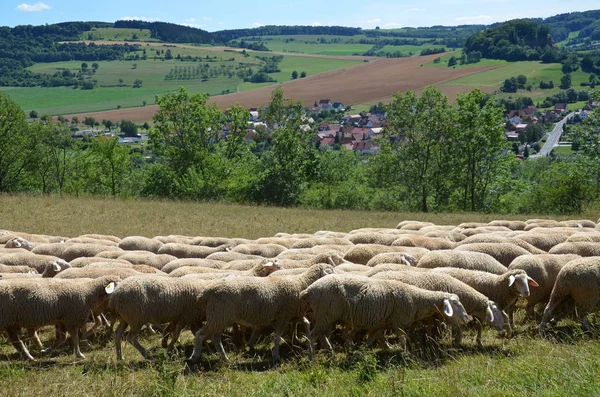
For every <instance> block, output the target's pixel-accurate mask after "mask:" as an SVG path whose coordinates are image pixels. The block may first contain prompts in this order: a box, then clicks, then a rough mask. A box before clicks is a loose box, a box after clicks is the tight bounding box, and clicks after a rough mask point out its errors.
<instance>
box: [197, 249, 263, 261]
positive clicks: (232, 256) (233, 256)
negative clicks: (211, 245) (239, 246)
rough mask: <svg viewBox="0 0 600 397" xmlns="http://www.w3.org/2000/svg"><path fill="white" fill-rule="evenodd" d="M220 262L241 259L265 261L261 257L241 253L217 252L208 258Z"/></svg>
mask: <svg viewBox="0 0 600 397" xmlns="http://www.w3.org/2000/svg"><path fill="white" fill-rule="evenodd" d="M206 259H212V260H216V261H220V262H231V261H235V260H240V259H263V258H262V257H261V256H260V255H246V254H242V253H239V252H227V251H226V252H215V253H214V254H210V255H209V256H207V257H206Z"/></svg>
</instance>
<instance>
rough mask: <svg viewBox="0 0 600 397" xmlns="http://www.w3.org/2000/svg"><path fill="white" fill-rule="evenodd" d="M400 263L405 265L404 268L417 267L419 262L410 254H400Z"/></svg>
mask: <svg viewBox="0 0 600 397" xmlns="http://www.w3.org/2000/svg"><path fill="white" fill-rule="evenodd" d="M400 261H401V262H402V264H403V265H406V266H417V262H419V261H418V260H417V258H415V257H414V256H412V255H411V254H406V253H403V254H402V258H401V259H400Z"/></svg>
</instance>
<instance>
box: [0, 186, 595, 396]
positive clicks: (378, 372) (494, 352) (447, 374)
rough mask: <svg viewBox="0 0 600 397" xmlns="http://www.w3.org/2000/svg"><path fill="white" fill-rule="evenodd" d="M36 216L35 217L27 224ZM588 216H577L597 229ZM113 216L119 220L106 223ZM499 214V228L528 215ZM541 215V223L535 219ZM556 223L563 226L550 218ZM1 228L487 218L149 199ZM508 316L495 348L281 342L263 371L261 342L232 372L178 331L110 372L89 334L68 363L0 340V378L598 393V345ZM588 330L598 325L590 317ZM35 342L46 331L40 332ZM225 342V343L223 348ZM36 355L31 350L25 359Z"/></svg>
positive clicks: (258, 391)
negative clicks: (326, 349)
mask: <svg viewBox="0 0 600 397" xmlns="http://www.w3.org/2000/svg"><path fill="white" fill-rule="evenodd" d="M32 214H35V216H32ZM599 215H600V214H599V213H598V212H586V213H584V214H582V215H578V216H579V217H581V218H585V219H592V220H597V219H598V216H599ZM116 217H118V220H119V221H118V222H115V218H116ZM537 217H538V216H537V215H535V214H531V215H529V216H527V217H524V216H521V217H517V216H510V215H509V216H504V215H503V216H502V218H507V219H522V220H525V219H528V218H537ZM544 218H547V217H544ZM554 218H555V219H557V220H564V219H567V218H566V217H562V216H558V217H554ZM0 219H2V225H1V227H2V228H4V229H9V230H18V231H23V232H31V233H44V234H53V235H62V236H76V235H80V234H83V233H103V234H113V235H117V236H120V237H124V236H127V235H143V236H148V237H151V236H155V235H168V234H183V235H193V236H228V237H245V238H258V237H261V236H272V235H274V234H275V233H278V232H289V233H305V232H306V233H314V232H316V231H318V230H335V231H344V232H348V231H350V230H352V229H356V228H360V227H394V226H395V225H396V224H397V223H398V222H400V221H402V220H406V219H414V220H421V221H431V222H435V223H436V224H454V225H456V224H459V223H461V222H466V221H478V222H488V221H490V220H492V219H498V218H497V216H495V215H494V214H473V213H456V214H420V213H391V212H386V213H384V212H361V211H316V210H303V209H296V208H273V207H258V206H240V205H226V204H216V203H192V202H170V201H148V200H111V199H97V198H93V199H92V198H80V199H76V198H68V197H67V198H63V199H57V198H53V197H27V196H1V197H0ZM521 314H522V311H517V313H516V315H517V316H516V322H517V326H516V331H517V333H516V335H515V337H514V338H513V339H511V340H506V339H501V338H500V337H499V335H498V333H497V332H493V331H489V330H486V331H484V334H483V344H484V348H483V349H480V348H478V347H476V346H475V344H474V341H473V336H474V333H473V331H472V330H470V331H466V332H465V339H464V343H463V345H462V346H460V347H453V346H452V345H451V344H450V340H449V338H448V337H446V338H445V339H444V340H443V341H442V343H441V344H440V345H439V346H437V347H434V348H432V350H431V351H430V350H427V349H423V350H420V349H413V350H412V353H413V354H412V355H411V356H406V355H404V354H403V353H402V352H401V349H400V348H398V347H397V346H395V347H394V348H393V350H392V352H390V353H385V352H383V351H381V350H379V349H366V348H364V347H361V346H358V347H357V348H356V349H354V350H351V351H350V352H349V353H344V349H343V347H342V346H340V345H336V346H335V350H336V355H335V357H334V358H329V357H328V356H327V355H326V354H325V353H323V352H320V353H319V354H317V357H316V362H315V363H310V362H308V361H307V359H306V350H305V348H304V347H302V346H296V347H293V348H290V346H288V345H287V344H283V345H282V355H283V357H282V358H283V362H282V364H281V365H280V366H278V367H273V366H272V364H271V363H270V357H271V353H270V343H269V342H270V338H267V339H266V340H265V341H263V342H261V343H259V344H258V345H257V350H256V353H255V354H250V353H248V352H246V353H238V352H234V351H232V352H231V354H230V359H231V362H230V363H221V362H220V361H219V359H218V356H216V355H208V356H207V357H206V359H203V361H202V363H201V364H200V365H197V366H196V365H194V366H188V365H187V364H186V363H185V362H184V358H185V357H186V356H187V355H189V354H190V352H191V349H192V336H191V334H190V333H189V332H188V331H186V332H184V333H182V337H181V339H180V341H181V343H180V344H179V345H178V347H177V354H176V355H175V356H174V357H173V358H170V359H165V358H164V357H165V354H164V351H163V350H161V349H158V348H156V346H159V345H160V338H159V336H158V335H145V336H143V337H142V338H141V343H142V344H144V345H145V346H147V347H149V348H152V349H153V350H152V351H153V353H154V354H155V355H156V356H157V357H155V358H153V359H151V360H145V359H143V358H142V357H141V356H140V355H139V353H138V352H137V351H136V350H135V349H134V348H133V347H132V346H131V345H129V344H128V343H124V355H125V361H124V362H123V363H117V362H116V359H115V351H114V344H113V341H112V338H111V337H110V335H103V334H99V335H96V336H93V337H90V338H89V340H88V341H87V342H83V343H82V351H83V353H84V354H85V355H86V358H85V359H82V360H75V359H74V358H73V355H72V351H71V350H72V349H71V348H70V347H69V346H68V344H67V345H66V346H65V347H64V348H61V349H58V350H56V351H55V352H53V353H52V354H50V355H49V356H44V357H42V358H40V359H39V361H37V362H34V363H29V362H24V361H22V360H20V359H19V356H18V355H17V354H16V353H15V350H14V348H13V347H12V346H10V344H9V343H8V341H7V339H6V338H5V336H4V335H1V336H0V381H1V382H2V388H3V389H2V390H3V392H2V395H5V396H40V395H53V396H88V395H89V396H98V395H101V396H131V395H136V396H137V395H139V396H198V395H210V396H216V395H218V396H221V395H223V396H225V395H227V396H249V395H252V396H289V395H320V396H321V395H323V396H346V395H347V396H363V395H368V396H396V395H397V396H453V397H454V396H482V395H485V396H540V395H543V396H566V395H590V396H591V395H598V394H600V382H599V381H598V373H600V361H599V360H598V356H599V355H600V342H599V341H598V338H597V337H595V336H587V335H583V334H582V333H581V332H580V331H579V329H580V328H579V326H578V325H577V324H575V323H574V322H572V321H564V322H562V323H560V324H559V325H560V326H559V327H558V330H557V331H556V332H555V333H552V334H551V337H550V339H548V340H543V339H541V338H540V337H539V336H538V333H537V326H536V324H535V323H532V322H527V323H525V322H523V318H522V316H521ZM591 322H592V324H594V323H597V322H598V317H597V316H591ZM41 336H42V342H43V343H44V344H45V345H48V343H49V342H50V341H51V340H52V339H53V337H54V331H53V330H51V328H46V329H45V331H44V332H42V335H41ZM226 342H227V340H226ZM32 352H33V354H34V356H36V357H39V352H37V351H36V350H32Z"/></svg>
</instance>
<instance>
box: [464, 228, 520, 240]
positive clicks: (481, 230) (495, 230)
mask: <svg viewBox="0 0 600 397" xmlns="http://www.w3.org/2000/svg"><path fill="white" fill-rule="evenodd" d="M511 232H512V230H510V229H509V228H507V227H504V226H481V227H475V228H469V229H463V230H461V231H460V233H461V234H463V235H465V236H467V237H471V236H474V235H476V234H489V233H495V234H507V233H511Z"/></svg>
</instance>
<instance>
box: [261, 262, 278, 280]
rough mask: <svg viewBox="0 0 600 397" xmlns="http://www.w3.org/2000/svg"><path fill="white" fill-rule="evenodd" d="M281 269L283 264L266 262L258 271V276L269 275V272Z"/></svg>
mask: <svg viewBox="0 0 600 397" xmlns="http://www.w3.org/2000/svg"><path fill="white" fill-rule="evenodd" d="M277 270H281V265H280V264H279V263H277V262H267V263H264V264H263V265H262V267H261V269H260V270H259V271H258V277H267V276H268V275H269V274H271V273H273V272H276V271H277Z"/></svg>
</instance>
